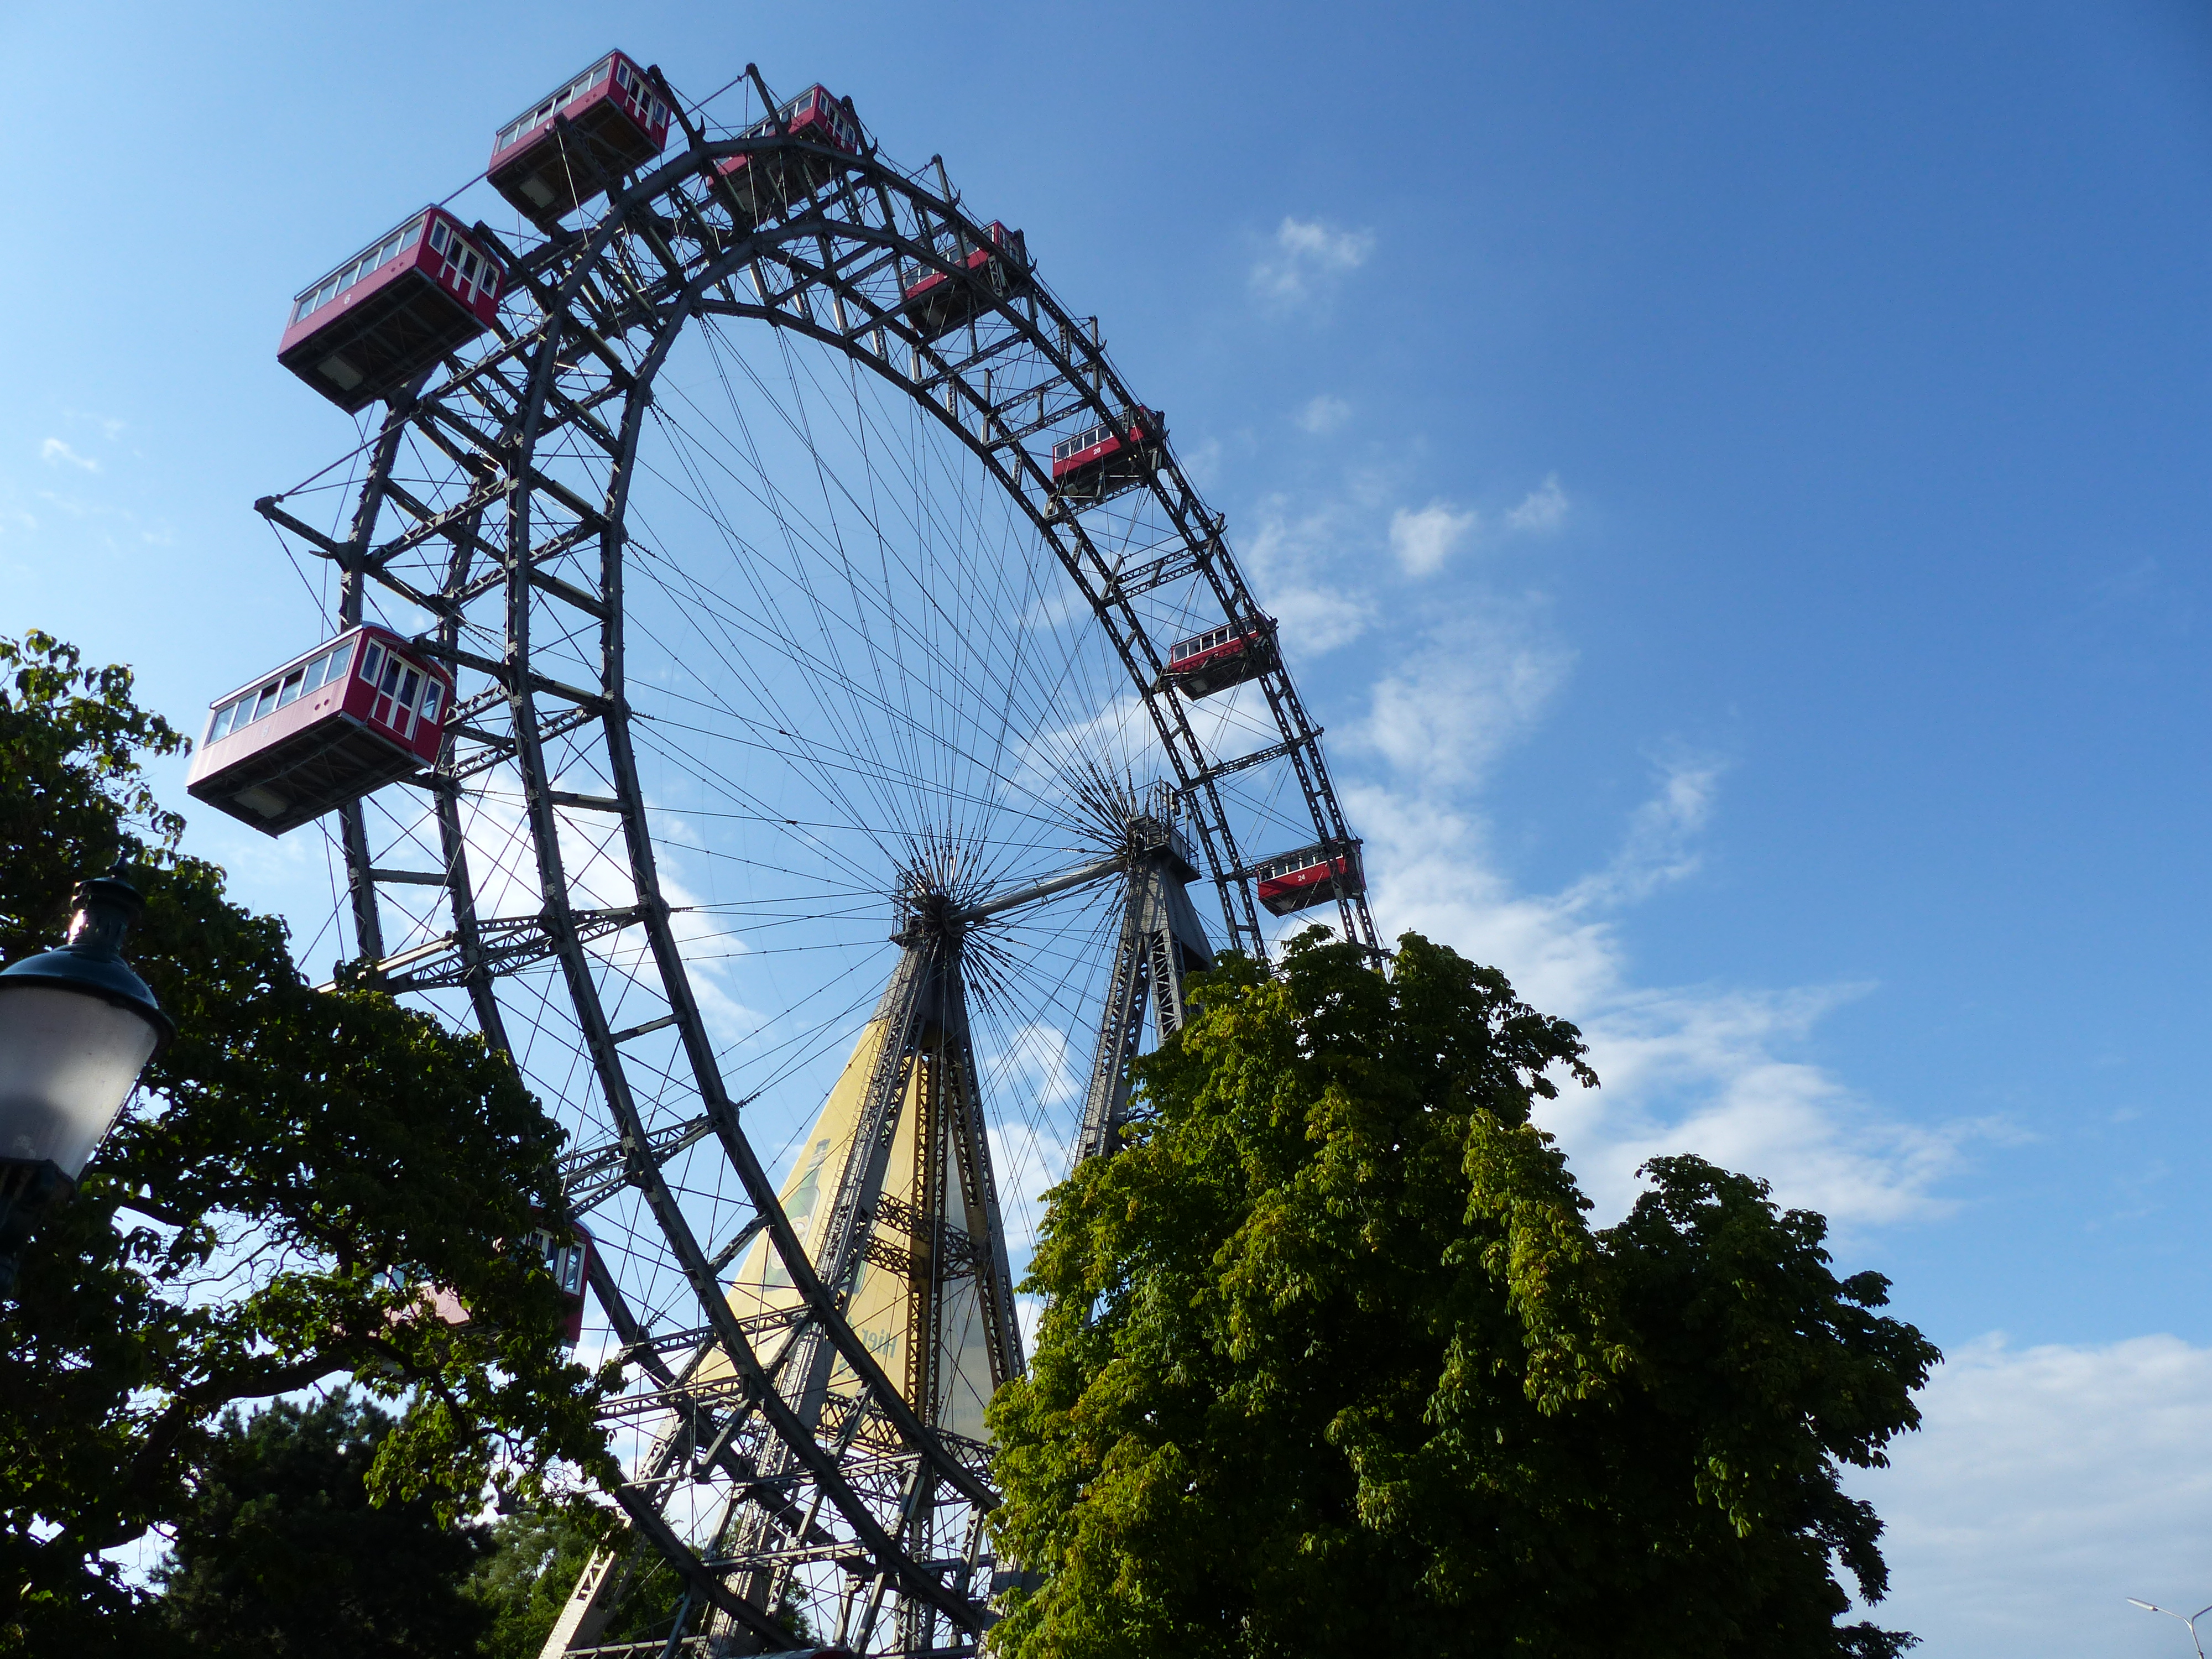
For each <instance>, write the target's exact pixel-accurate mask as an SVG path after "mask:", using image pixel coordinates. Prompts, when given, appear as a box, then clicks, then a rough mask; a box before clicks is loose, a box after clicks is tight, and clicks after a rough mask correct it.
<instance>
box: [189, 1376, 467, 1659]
mask: <svg viewBox="0 0 2212 1659" xmlns="http://www.w3.org/2000/svg"><path fill="white" fill-rule="evenodd" d="M392 1427H393V1424H392V1418H391V1416H390V1415H389V1414H388V1413H385V1412H382V1411H380V1410H378V1409H377V1407H375V1406H374V1404H373V1403H371V1402H370V1401H367V1400H364V1399H362V1398H361V1397H360V1396H359V1395H355V1394H354V1393H352V1392H351V1391H350V1390H348V1389H338V1390H337V1391H336V1392H334V1393H332V1394H330V1395H325V1396H324V1397H323V1398H322V1399H320V1400H317V1401H313V1402H312V1403H308V1404H305V1405H302V1404H297V1403H295V1402H293V1401H285V1400H278V1401H272V1402H271V1403H270V1405H269V1406H268V1407H265V1408H264V1409H263V1410H261V1411H259V1412H257V1413H254V1415H253V1418H252V1420H251V1421H250V1422H249V1421H246V1420H245V1419H241V1418H240V1415H239V1413H238V1411H237V1409H236V1408H235V1407H233V1408H232V1409H231V1410H229V1411H228V1412H226V1413H224V1414H223V1418H222V1422H221V1424H220V1425H219V1426H218V1427H217V1429H216V1432H215V1436H214V1438H213V1440H212V1443H210V1445H209V1446H208V1447H207V1449H206V1451H205V1454H204V1456H203V1458H202V1460H201V1462H200V1464H199V1467H198V1468H197V1471H196V1472H195V1476H194V1482H193V1491H192V1494H191V1504H189V1506H188V1507H187V1508H186V1509H185V1511H184V1513H183V1514H181V1515H180V1516H178V1517H177V1519H176V1521H175V1522H173V1527H172V1533H173V1539H172V1543H171V1547H170V1551H169V1554H168V1558H167V1560H166V1561H165V1562H164V1564H163V1565H162V1567H161V1570H160V1571H159V1572H158V1573H157V1574H156V1575H155V1576H156V1577H157V1578H158V1579H159V1580H160V1582H161V1588H162V1591H163V1594H162V1605H161V1611H162V1615H163V1619H164V1621H165V1622H166V1623H167V1626H168V1628H169V1631H170V1632H172V1633H173V1635H175V1636H177V1637H179V1638H182V1639H183V1640H184V1642H185V1643H186V1644H189V1650H190V1651H191V1653H193V1654H194V1655H204V1656H208V1659H217V1656H221V1659H230V1656H233V1655H235V1656H237V1659H249V1656H251V1659H259V1656H262V1655H265V1654H272V1653H275V1654H294V1653H296V1654H309V1653H312V1654H314V1655H316V1656H318V1659H418V1656H419V1659H457V1656H460V1655H465V1654H468V1653H471V1652H472V1651H474V1650H477V1646H478V1645H479V1644H480V1643H481V1641H482V1639H483V1636H484V1634H485V1632H487V1631H488V1630H489V1627H490V1626H491V1623H492V1613H491V1612H490V1610H489V1608H487V1607H484V1606H483V1605H481V1604H480V1603H479V1602H477V1601H476V1600H474V1599H472V1598H471V1596H470V1595H468V1594H467V1592H466V1589H465V1584H466V1583H467V1579H468V1576H469V1574H470V1572H471V1570H472V1569H473V1568H475V1566H476V1565H477V1562H478V1561H479V1560H480V1559H483V1557H484V1556H485V1554H486V1553H488V1552H489V1550H490V1548H491V1543H490V1540H489V1537H488V1536H487V1532H488V1530H489V1529H488V1528H483V1527H480V1526H475V1525H468V1524H463V1525H459V1526H455V1525H448V1524H447V1523H445V1522H441V1521H440V1519H439V1518H438V1515H437V1512H436V1507H435V1505H434V1504H432V1503H431V1501H430V1500H429V1499H428V1498H411V1499H409V1500H407V1501H404V1502H395V1503H386V1504H372V1503H371V1502H370V1501H369V1496H368V1483H367V1479H366V1477H367V1475H368V1469H369V1466H370V1464H371V1462H373V1461H374V1457H375V1455H376V1453H377V1449H378V1447H379V1446H380V1444H381V1443H382V1442H383V1441H384V1440H385V1439H386V1437H388V1436H389V1435H390V1434H391V1432H392Z"/></svg>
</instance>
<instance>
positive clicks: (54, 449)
mask: <svg viewBox="0 0 2212 1659" xmlns="http://www.w3.org/2000/svg"><path fill="white" fill-rule="evenodd" d="M39 459H40V460H42V461H44V462H45V463H46V465H48V466H74V467H77V468H79V469H81V470H82V471H86V472H97V471H100V463H99V462H98V461H95V460H94V459H92V458H91V457H90V456H89V455H80V454H78V453H76V451H75V450H74V449H71V448H70V447H69V446H68V445H67V444H65V443H64V442H63V441H61V440H60V439H59V438H49V439H47V440H46V441H45V442H44V443H42V444H40V446H39Z"/></svg>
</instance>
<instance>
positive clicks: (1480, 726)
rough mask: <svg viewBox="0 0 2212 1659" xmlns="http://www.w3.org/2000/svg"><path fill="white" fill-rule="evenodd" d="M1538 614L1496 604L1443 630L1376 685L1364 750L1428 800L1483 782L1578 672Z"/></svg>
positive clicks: (1446, 621)
mask: <svg viewBox="0 0 2212 1659" xmlns="http://www.w3.org/2000/svg"><path fill="white" fill-rule="evenodd" d="M1529 612H1530V606H1529V605H1527V604H1526V603H1525V602H1523V603H1515V602H1512V601H1509V600H1505V599H1498V598H1495V597H1493V598H1492V599H1486V601H1485V602H1484V603H1483V604H1482V605H1480V606H1475V607H1469V608H1468V609H1467V610H1465V611H1462V612H1461V613H1460V614H1456V615H1454V616H1451V617H1446V618H1443V619H1442V620H1440V621H1438V622H1437V623H1436V624H1435V625H1434V626H1433V627H1431V629H1430V630H1429V633H1428V635H1427V636H1426V638H1425V639H1424V640H1423V641H1421V642H1420V643H1419V645H1417V646H1416V647H1413V649H1411V650H1409V651H1406V652H1403V653H1400V654H1399V656H1398V665H1397V666H1396V667H1395V668H1394V669H1393V670H1392V671H1390V672H1389V673H1388V674H1386V675H1384V676H1383V678H1382V679H1380V680H1378V681H1376V684H1375V685H1374V686H1373V688H1372V690H1370V694H1369V708H1368V716H1367V719H1366V721H1365V722H1364V726H1362V728H1361V729H1360V731H1359V732H1358V738H1359V740H1360V742H1361V743H1362V744H1363V746H1364V747H1366V748H1368V749H1370V750H1373V751H1376V752H1378V753H1380V754H1381V756H1382V757H1383V759H1384V760H1386V761H1387V762H1388V763H1389V765H1390V766H1391V768H1392V769H1394V770H1395V772H1396V773H1397V774H1398V775H1400V776H1401V777H1402V778H1406V779H1408V780H1418V781H1419V788H1420V789H1421V790H1422V791H1423V792H1425V793H1431V794H1434V793H1438V792H1444V791H1449V790H1453V789H1457V788H1461V787H1466V786H1468V785H1471V784H1474V783H1475V782H1477V781H1480V779H1481V777H1482V775H1483V774H1484V773H1485V772H1486V770H1487V769H1488V768H1489V765H1490V763H1491V762H1492V760H1493V759H1494V758H1496V757H1497V756H1498V754H1499V753H1501V752H1502V751H1503V750H1504V749H1505V748H1506V747H1507V746H1508V745H1510V744H1513V743H1515V742H1516V741H1518V740H1519V739H1520V738H1522V736H1524V735H1525V734H1526V733H1527V732H1528V729H1529V727H1530V726H1531V725H1532V723H1533V722H1534V720H1535V719H1536V717H1537V715H1538V714H1541V712H1542V710H1543V708H1544V706H1545V705H1546V704H1547V702H1549V701H1550V700H1551V696H1552V694H1553V692H1554V691H1555V690H1558V689H1559V686H1560V685H1561V684H1563V683H1564V682H1565V679H1566V677H1567V674H1568V671H1570V670H1571V668H1572V667H1573V665H1574V653H1573V652H1572V651H1571V650H1569V649H1568V648H1567V647H1565V645H1564V644H1562V643H1561V642H1560V641H1558V640H1556V639H1555V638H1553V637H1552V636H1551V635H1550V634H1549V633H1548V631H1547V629H1544V628H1543V626H1542V625H1541V623H1538V622H1537V621H1535V620H1534V617H1532V616H1531V615H1530V614H1529Z"/></svg>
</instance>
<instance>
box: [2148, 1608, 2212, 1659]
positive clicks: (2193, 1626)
mask: <svg viewBox="0 0 2212 1659" xmlns="http://www.w3.org/2000/svg"><path fill="white" fill-rule="evenodd" d="M2128 1605H2129V1606H2130V1607H2141V1608H2142V1610H2143V1611H2144V1612H2145V1613H2164V1614H2165V1615H2166V1617H2167V1618H2169V1619H2180V1620H2181V1622H2182V1623H2183V1624H2185V1625H2186V1626H2189V1640H2190V1642H2191V1644H2192V1645H2194V1646H2195V1648H2196V1649H2197V1659H2204V1644H2203V1642H2201V1641H2199V1640H2198V1639H2197V1620H2200V1619H2202V1618H2203V1616H2204V1615H2205V1614H2206V1613H2212V1607H2199V1608H2197V1611H2196V1612H2194V1613H2191V1614H2190V1615H2189V1616H2188V1617H2187V1618H2186V1619H2182V1617H2181V1615H2180V1614H2179V1613H2176V1612H2175V1611H2174V1610H2173V1609H2172V1608H2171V1607H2160V1606H2159V1604H2158V1603H2157V1602H2155V1601H2136V1598H2135V1597H2134V1596H2132V1595H2130V1597H2128Z"/></svg>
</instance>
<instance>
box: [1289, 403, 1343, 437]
mask: <svg viewBox="0 0 2212 1659" xmlns="http://www.w3.org/2000/svg"><path fill="white" fill-rule="evenodd" d="M1293 418H1294V419H1295V420H1296V421H1297V425H1298V429H1299V430H1300V431H1303V432H1310V433H1312V434H1313V435H1314V436H1315V437H1316V438H1325V437H1327V436H1328V435H1329V434H1330V433H1332V432H1334V431H1335V430H1336V429H1337V428H1339V427H1340V426H1342V425H1343V424H1344V423H1345V422H1346V421H1348V420H1350V419H1351V418H1352V405H1351V404H1348V403H1346V402H1345V401H1344V399H1343V398H1333V397H1331V396H1330V395H1329V394H1328V392H1322V393H1321V394H1320V395H1319V396H1318V397H1316V398H1313V399H1312V400H1310V402H1309V403H1307V404H1306V405H1305V407H1304V408H1303V409H1301V410H1298V412H1297V415H1296V416H1294V417H1293Z"/></svg>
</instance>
